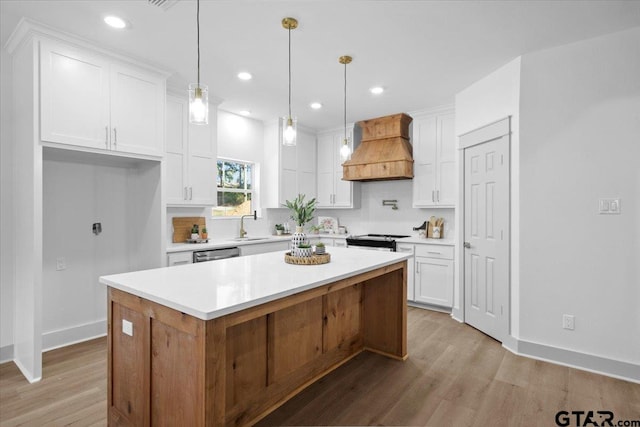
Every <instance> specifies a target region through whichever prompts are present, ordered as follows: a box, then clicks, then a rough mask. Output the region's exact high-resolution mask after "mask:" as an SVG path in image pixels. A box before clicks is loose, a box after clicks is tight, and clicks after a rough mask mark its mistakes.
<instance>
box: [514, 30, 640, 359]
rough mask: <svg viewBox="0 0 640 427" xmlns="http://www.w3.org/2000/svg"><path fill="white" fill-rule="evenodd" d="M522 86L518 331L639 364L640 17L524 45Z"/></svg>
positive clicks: (541, 340) (525, 336) (537, 339)
mask: <svg viewBox="0 0 640 427" xmlns="http://www.w3.org/2000/svg"><path fill="white" fill-rule="evenodd" d="M521 87H522V92H521V110H520V117H521V120H520V147H521V151H520V153H521V157H520V158H521V163H520V171H521V185H520V200H521V205H520V215H521V224H522V227H521V230H520V239H521V240H520V250H521V258H520V269H521V270H520V301H521V307H520V316H521V319H520V337H521V338H522V339H523V340H527V341H531V342H537V343H544V344H548V345H551V346H556V347H561V348H565V349H570V350H574V351H578V352H582V353H587V354H593V355H597V356H601V357H606V358H610V359H616V360H620V361H627V362H633V363H636V364H640V338H639V337H640V309H639V303H640V263H639V262H638V261H639V260H640V28H638V27H636V28H635V29H632V30H628V31H624V32H621V33H616V34H612V35H607V36H604V37H599V38H595V39H592V40H585V41H581V42H578V43H573V44H570V45H566V46H562V47H558V48H554V49H549V50H545V51H541V52H537V53H534V54H531V55H526V56H524V57H523V59H522V86H521ZM612 197H619V198H621V199H622V214H621V215H615V216H608V215H599V214H598V199H599V198H612ZM563 313H567V314H572V315H574V316H575V330H574V331H567V330H564V329H562V328H561V322H562V315H563Z"/></svg>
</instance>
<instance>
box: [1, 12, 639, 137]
mask: <svg viewBox="0 0 640 427" xmlns="http://www.w3.org/2000/svg"><path fill="white" fill-rule="evenodd" d="M0 7H1V9H0V12H1V22H0V23H1V33H0V34H1V37H2V44H3V46H4V44H5V42H6V41H7V39H8V37H9V35H10V34H11V31H12V30H13V28H15V25H16V24H17V23H18V21H19V19H20V17H22V16H25V17H28V18H31V19H33V20H35V21H39V22H41V23H44V24H47V25H49V26H51V27H54V28H56V29H59V30H63V31H65V32H68V33H71V34H75V35H78V36H81V37H83V38H85V39H87V40H90V41H93V42H95V43H98V44H100V45H101V46H103V47H106V48H109V49H112V50H114V51H117V52H119V53H121V54H126V55H129V56H133V57H136V58H138V59H141V60H144V61H147V62H149V63H151V64H153V65H156V66H159V67H161V68H163V69H165V70H167V71H168V72H169V73H170V74H171V77H170V79H169V85H170V86H171V87H176V88H186V84H188V83H189V82H193V81H195V79H196V28H195V21H196V2H195V0H178V1H177V2H175V3H173V5H172V6H171V7H169V8H168V9H166V10H165V9H163V8H161V7H157V6H152V5H150V4H148V0H125V1H117V0H106V1H105V0H70V1H57V0H52V1H47V0H37V1H29V0H19V1H12V0H1V1H0ZM107 14H117V15H120V16H121V17H123V18H125V19H126V20H127V21H129V22H130V24H131V27H130V28H128V29H126V30H120V31H117V30H113V29H111V28H108V27H107V26H106V25H105V24H104V23H103V22H102V18H103V17H104V16H105V15H107ZM286 16H292V17H295V18H297V19H298V21H299V27H298V29H296V30H293V31H292V33H291V38H292V75H293V79H292V80H293V81H292V92H293V93H292V110H293V111H292V113H293V115H295V116H297V117H298V121H299V123H300V124H302V125H305V126H307V127H310V128H313V129H328V128H332V127H339V126H340V125H341V124H342V122H343V89H344V80H343V79H344V74H343V73H344V66H343V65H341V64H339V63H338V57H339V56H341V55H351V56H353V62H352V63H351V64H349V65H348V66H347V67H348V68H347V79H348V112H347V121H349V122H352V121H358V120H364V119H369V118H374V117H379V116H384V115H387V114H393V113H398V112H407V111H416V110H422V109H428V108H432V107H436V106H439V105H443V104H447V103H453V101H454V96H455V94H456V93H457V92H459V91H461V90H462V89H464V88H465V87H467V86H469V85H470V84H472V83H473V82H475V81H477V80H478V79H480V78H482V77H483V76H485V75H487V74H489V73H490V72H492V71H494V70H495V69H497V68H499V67H500V66H502V65H503V64H505V63H507V62H509V61H510V60H512V59H513V58H515V57H517V56H519V55H522V54H525V53H528V52H532V51H536V50H540V49H545V48H549V47H552V46H557V45H561V44H566V43H571V42H574V41H577V40H582V39H586V38H591V37H596V36H599V35H602V34H606V33H612V32H616V31H621V30H624V29H627V28H630V27H634V26H639V25H640V1H615V0H606V1H598V0H588V1H578V0H571V1H515V0H511V1H417V0H416V1H402V0H392V1H381V0H369V1H362V0H338V1H332V0H295V1H277V0H261V1H259V0H201V2H200V23H201V25H200V31H201V34H200V40H201V55H202V58H201V75H202V77H201V81H202V82H203V83H206V84H208V85H209V89H210V92H211V93H212V94H214V95H215V96H216V97H218V98H221V99H222V100H223V101H222V104H221V105H220V108H222V109H224V110H227V111H231V112H239V111H240V110H250V111H251V117H253V118H256V119H259V120H265V121H269V120H273V119H275V118H276V117H278V116H282V115H285V114H286V112H287V83H288V82H287V31H286V30H285V29H283V28H282V26H281V23H280V21H281V20H282V18H284V17H286ZM240 71H249V72H251V73H252V74H253V76H254V77H253V79H252V80H250V81H240V80H239V79H238V78H237V77H236V76H237V74H238V72H240ZM374 85H380V86H383V87H384V88H385V89H386V90H385V92H384V93H383V94H382V95H377V96H375V95H372V94H371V93H370V92H369V90H368V89H369V88H370V87H372V86H374ZM312 101H319V102H321V103H322V104H323V108H322V109H320V110H312V109H311V108H310V107H309V104H310V103H311V102H312Z"/></svg>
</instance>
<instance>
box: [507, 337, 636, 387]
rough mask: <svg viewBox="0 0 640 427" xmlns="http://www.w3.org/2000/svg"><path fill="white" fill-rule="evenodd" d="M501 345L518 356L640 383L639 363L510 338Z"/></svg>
mask: <svg viewBox="0 0 640 427" xmlns="http://www.w3.org/2000/svg"><path fill="white" fill-rule="evenodd" d="M503 347H504V348H506V349H507V350H509V351H511V352H512V353H515V354H517V355H520V356H525V357H529V358H531V359H536V360H542V361H544V362H549V363H555V364H556V365H562V366H568V367H570V368H575V369H580V370H583V371H588V372H593V373H596V374H601V375H606V376H609V377H613V378H618V379H621V380H625V381H631V382H634V383H638V384H640V364H635V363H631V362H624V361H621V360H616V359H609V358H606V357H602V356H596V355H594V354H587V353H581V352H578V351H574V350H568V349H564V348H559V347H553V346H550V345H546V344H539V343H534V342H530V341H524V340H518V339H515V338H512V339H510V340H509V342H508V343H507V342H506V341H505V342H503Z"/></svg>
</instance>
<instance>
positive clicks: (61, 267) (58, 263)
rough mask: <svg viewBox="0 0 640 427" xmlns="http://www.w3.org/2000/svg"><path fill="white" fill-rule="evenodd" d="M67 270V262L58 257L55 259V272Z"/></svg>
mask: <svg viewBox="0 0 640 427" xmlns="http://www.w3.org/2000/svg"><path fill="white" fill-rule="evenodd" d="M66 269H67V261H66V260H65V259H64V257H62V256H60V257H58V258H56V271H60V270H66Z"/></svg>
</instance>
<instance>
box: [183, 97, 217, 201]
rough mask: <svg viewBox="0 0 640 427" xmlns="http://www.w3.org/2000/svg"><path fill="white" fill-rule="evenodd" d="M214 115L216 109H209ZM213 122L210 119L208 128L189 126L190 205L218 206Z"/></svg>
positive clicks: (188, 169) (188, 171)
mask: <svg viewBox="0 0 640 427" xmlns="http://www.w3.org/2000/svg"><path fill="white" fill-rule="evenodd" d="M212 114H216V112H215V109H213V111H212V109H211V107H209V115H210V116H211V115H212ZM186 117H188V116H186ZM185 120H187V119H186V118H185ZM212 120H213V118H211V117H209V124H208V125H206V126H202V125H192V124H190V125H189V143H188V153H189V157H188V161H187V177H188V181H187V184H188V187H189V191H188V198H189V203H190V204H194V205H211V206H215V205H216V204H217V203H216V202H217V198H216V174H217V166H216V150H215V141H214V138H215V136H214V134H213V133H214V132H215V130H216V125H215V122H212Z"/></svg>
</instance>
